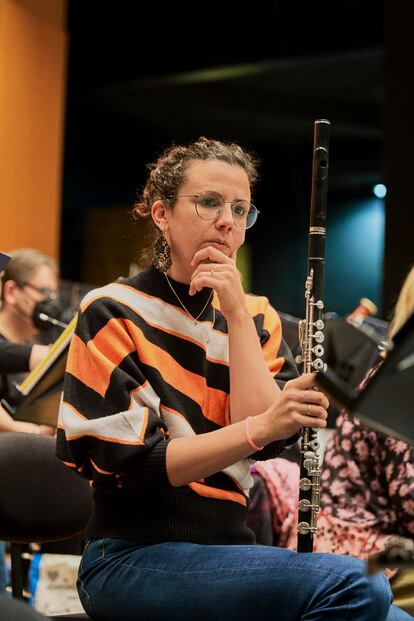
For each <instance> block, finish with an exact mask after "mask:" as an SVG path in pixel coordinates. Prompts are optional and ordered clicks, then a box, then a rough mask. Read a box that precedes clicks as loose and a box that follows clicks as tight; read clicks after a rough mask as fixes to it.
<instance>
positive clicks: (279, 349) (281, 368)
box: [251, 298, 299, 461]
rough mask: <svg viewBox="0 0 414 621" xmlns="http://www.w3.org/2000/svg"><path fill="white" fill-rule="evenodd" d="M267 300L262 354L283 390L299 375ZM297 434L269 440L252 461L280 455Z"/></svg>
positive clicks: (274, 312) (253, 456)
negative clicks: (273, 440)
mask: <svg viewBox="0 0 414 621" xmlns="http://www.w3.org/2000/svg"><path fill="white" fill-rule="evenodd" d="M264 299H265V300H266V302H267V304H266V306H265V308H264V313H263V314H264V317H263V327H262V333H261V335H260V342H261V345H262V350H263V355H264V357H265V360H266V362H267V366H268V368H269V371H270V372H271V373H272V374H273V376H274V378H275V381H276V382H277V384H278V386H279V388H280V389H281V390H283V387H284V385H285V384H286V382H287V381H289V380H291V379H294V378H295V377H298V376H299V372H298V369H297V367H296V364H295V361H294V359H293V355H292V352H291V351H290V349H289V347H288V345H287V343H286V342H285V340H284V339H283V335H282V323H281V321H280V317H279V315H278V314H277V312H276V310H275V309H274V308H273V306H272V305H271V304H269V303H268V301H267V299H266V298H264ZM298 438H299V434H297V433H296V434H294V435H293V436H291V437H290V438H287V439H286V440H277V441H275V442H271V443H270V444H268V445H267V446H265V448H264V449H263V450H262V451H257V452H256V453H254V454H253V455H252V456H251V459H253V460H254V461H265V460H267V459H272V458H274V457H277V456H278V455H280V453H281V452H282V451H283V450H284V449H285V448H287V447H288V446H291V445H292V444H294V443H295V442H296V441H297V439H298Z"/></svg>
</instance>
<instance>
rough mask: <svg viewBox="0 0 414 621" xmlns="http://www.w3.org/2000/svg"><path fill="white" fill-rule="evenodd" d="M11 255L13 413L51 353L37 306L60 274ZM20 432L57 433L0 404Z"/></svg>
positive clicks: (6, 362) (0, 348)
mask: <svg viewBox="0 0 414 621" xmlns="http://www.w3.org/2000/svg"><path fill="white" fill-rule="evenodd" d="M7 254H9V255H10V256H11V260H10V261H9V263H8V265H7V267H6V269H5V271H4V272H3V275H2V283H1V309H0V399H1V400H3V399H4V400H5V401H6V402H7V403H8V404H9V405H10V406H11V408H12V409H16V408H17V407H18V406H19V404H20V402H21V401H22V398H23V397H22V395H21V394H20V393H19V392H18V391H17V390H16V388H15V384H19V383H20V382H21V381H22V380H23V379H24V377H25V376H26V374H27V373H28V372H29V371H31V370H32V369H34V367H36V366H37V365H38V364H39V363H40V362H41V361H42V360H43V359H44V358H45V356H46V355H47V353H48V351H49V347H48V346H47V345H41V344H38V343H36V340H37V339H38V337H39V331H40V328H39V327H37V326H36V325H35V323H34V319H33V317H34V309H35V307H36V305H37V304H38V303H39V302H42V301H45V300H49V299H51V298H55V297H56V296H57V290H58V270H57V265H56V263H55V261H54V260H53V259H51V258H50V257H48V256H46V255H44V254H42V253H41V252H39V251H38V250H35V249H33V248H22V249H16V250H12V251H10V252H8V253H7ZM3 431H14V432H16V431H20V432H27V433H40V434H45V435H54V432H55V430H54V429H53V428H52V427H49V426H48V425H36V424H34V423H30V422H24V421H18V420H14V418H13V417H12V416H11V415H10V414H9V412H8V411H6V409H5V408H4V407H3V406H2V405H0V432H3ZM7 582H8V579H7V572H6V565H5V544H4V543H3V542H0V594H4V593H5V592H6V585H7Z"/></svg>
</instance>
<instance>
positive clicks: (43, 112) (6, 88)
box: [0, 0, 67, 258]
mask: <svg viewBox="0 0 414 621" xmlns="http://www.w3.org/2000/svg"><path fill="white" fill-rule="evenodd" d="M56 4H59V5H60V6H61V8H62V7H64V6H65V5H66V0H54V8H53V12H52V14H49V12H48V7H49V8H50V7H51V6H52V5H50V4H49V2H47V1H45V0H37V1H36V0H32V1H31V2H28V0H24V1H23V0H22V1H19V0H0V250H4V251H7V250H9V249H12V248H16V247H22V246H33V247H36V248H38V249H39V250H41V251H43V252H45V253H47V254H49V255H51V256H53V257H55V258H58V256H59V237H60V209H61V180H62V158H63V135H64V113H65V95H66V56H67V35H66V33H65V30H64V26H63V25H62V23H59V22H60V21H63V19H62V20H60V19H57V15H59V16H60V18H61V17H62V15H63V11H61V12H60V13H56ZM37 8H38V9H39V10H34V9H37Z"/></svg>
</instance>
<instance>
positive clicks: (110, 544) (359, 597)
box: [78, 539, 411, 621]
mask: <svg viewBox="0 0 414 621" xmlns="http://www.w3.org/2000/svg"><path fill="white" fill-rule="evenodd" d="M78 591H79V596H80V599H81V601H82V604H83V606H84V608H85V610H86V612H87V613H88V614H89V616H91V617H92V618H94V619H97V620H99V621H116V620H117V619H119V621H141V620H148V621H149V620H151V621H154V620H156V621H254V620H256V619H259V620H260V621H267V620H269V621H270V620H272V621H295V620H299V619H303V620H306V621H316V620H319V619H326V620H329V621H339V620H341V621H343V620H345V619H348V620H349V621H351V620H352V621H383V620H385V619H387V620H388V621H391V620H392V621H397V620H400V619H401V620H403V619H411V617H410V616H409V615H407V614H406V613H405V612H403V611H401V610H400V609H399V608H397V607H395V606H391V608H390V604H391V600H392V595H391V590H390V587H389V584H388V581H387V579H386V578H385V577H384V576H383V574H382V573H378V574H376V575H375V576H374V577H373V578H367V577H366V576H365V565H364V563H363V561H360V560H358V559H354V558H350V557H342V556H336V555H333V554H297V553H296V552H292V551H290V550H287V549H284V548H275V547H270V546H259V545H251V546H245V545H242V546H235V545H231V546H221V545H219V546H216V545H196V544H191V543H174V542H172V543H160V544H155V545H144V546H143V545H138V544H137V543H136V542H134V541H130V540H124V539H93V540H91V541H90V542H89V543H88V545H87V547H86V549H85V552H84V554H83V557H82V561H81V564H80V568H79V579H78Z"/></svg>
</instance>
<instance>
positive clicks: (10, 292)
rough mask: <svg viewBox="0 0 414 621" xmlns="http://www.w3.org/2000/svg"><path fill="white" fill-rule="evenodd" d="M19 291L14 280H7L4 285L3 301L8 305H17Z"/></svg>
mask: <svg viewBox="0 0 414 621" xmlns="http://www.w3.org/2000/svg"><path fill="white" fill-rule="evenodd" d="M18 289H19V287H18V286H17V283H16V282H15V281H14V280H6V282H5V283H4V285H3V301H4V302H7V304H11V305H14V304H16V292H17V290H18Z"/></svg>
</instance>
